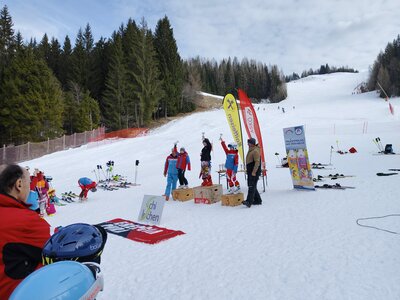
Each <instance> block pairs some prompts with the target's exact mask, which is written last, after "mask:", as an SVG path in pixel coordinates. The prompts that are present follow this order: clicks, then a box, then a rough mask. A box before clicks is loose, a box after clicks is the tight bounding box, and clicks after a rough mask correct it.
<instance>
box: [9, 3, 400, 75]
mask: <svg viewBox="0 0 400 300" xmlns="http://www.w3.org/2000/svg"><path fill="white" fill-rule="evenodd" d="M27 3H31V4H30V5H28V4H27ZM32 3H33V4H32ZM26 6H29V8H28V9H24V7H26ZM9 8H10V13H11V15H12V17H13V19H14V23H15V25H16V27H18V28H19V29H21V31H22V33H23V35H24V37H26V38H28V37H30V36H31V35H34V36H36V37H37V35H38V34H40V35H41V36H42V35H43V33H44V32H47V33H48V35H49V36H52V35H54V36H56V37H58V38H59V39H60V38H61V39H63V37H64V36H65V35H66V34H69V35H70V36H71V35H73V36H74V35H75V34H76V32H77V31H78V29H79V27H84V26H85V25H86V23H87V22H89V23H90V25H91V27H92V31H93V34H94V35H95V37H96V39H98V38H99V37H100V36H101V35H102V36H105V37H110V36H111V33H112V31H113V30H117V29H118V27H119V25H120V24H121V23H126V21H127V20H128V18H130V17H131V18H133V19H134V20H135V21H136V22H137V23H139V22H140V19H141V18H142V17H145V19H146V21H147V22H148V25H149V27H150V28H152V29H154V27H155V25H156V23H157V21H158V20H159V19H160V18H163V17H164V15H167V16H168V18H169V19H170V21H171V25H172V27H173V29H174V35H175V38H176V40H177V44H178V48H179V51H180V54H181V56H182V57H183V58H189V57H194V56H197V55H200V56H201V57H206V58H210V59H211V58H215V59H217V60H220V59H222V58H226V57H228V56H231V57H234V56H237V57H238V58H239V59H241V58H243V57H247V58H253V59H257V60H259V61H262V62H264V63H266V64H276V65H278V66H279V67H280V68H282V69H283V71H284V72H285V74H289V73H291V72H297V73H301V72H302V71H303V70H306V69H309V68H317V67H319V66H320V65H321V64H325V63H328V64H330V65H334V66H342V65H348V66H349V67H354V68H357V69H367V68H368V66H369V65H371V64H372V63H373V62H374V60H375V59H376V57H377V55H378V53H379V51H380V50H381V49H384V47H385V46H386V44H387V43H388V42H391V41H392V40H393V39H394V38H396V36H397V35H398V34H399V33H400V29H399V28H400V18H399V17H398V12H399V11H400V1H398V0H353V1H348V0H336V1H334V0H324V1H320V0H302V1H299V0H282V1H272V0H267V1H265V0H246V1H238V0H231V1H221V0H219V1H218V0H214V1H211V0H203V1H194V0H186V1H180V0H179V1H178V0H159V1H138V0H136V1H132V0H114V1H112V0H107V1H96V0H86V1H78V0H70V1H61V0H57V1H49V0H35V1H24V0H12V4H11V3H10V5H9ZM41 36H40V37H41Z"/></svg>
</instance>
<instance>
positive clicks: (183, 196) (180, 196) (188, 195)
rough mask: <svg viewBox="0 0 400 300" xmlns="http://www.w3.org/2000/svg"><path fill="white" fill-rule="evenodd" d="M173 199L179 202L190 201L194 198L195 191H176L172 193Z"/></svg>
mask: <svg viewBox="0 0 400 300" xmlns="http://www.w3.org/2000/svg"><path fill="white" fill-rule="evenodd" d="M172 198H174V200H177V201H188V200H192V199H193V198H194V192H193V189H176V190H173V191H172Z"/></svg>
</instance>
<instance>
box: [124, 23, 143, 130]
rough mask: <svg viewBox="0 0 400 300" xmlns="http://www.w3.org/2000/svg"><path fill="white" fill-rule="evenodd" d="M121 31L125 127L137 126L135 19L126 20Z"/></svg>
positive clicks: (137, 35) (137, 30)
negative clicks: (124, 78) (124, 71)
mask: <svg viewBox="0 0 400 300" xmlns="http://www.w3.org/2000/svg"><path fill="white" fill-rule="evenodd" d="M121 32H122V49H123V52H124V66H125V69H126V83H125V84H126V90H125V98H126V99H125V111H126V123H127V125H126V127H132V126H134V125H136V126H138V127H139V106H140V104H139V98H138V97H137V95H136V93H135V91H136V90H137V89H138V83H137V81H136V78H135V74H136V73H137V72H138V63H137V60H138V58H137V55H136V47H137V45H138V43H139V39H140V34H139V28H138V27H137V25H136V23H135V21H133V20H132V19H129V20H128V23H127V25H126V27H125V28H122V29H121Z"/></svg>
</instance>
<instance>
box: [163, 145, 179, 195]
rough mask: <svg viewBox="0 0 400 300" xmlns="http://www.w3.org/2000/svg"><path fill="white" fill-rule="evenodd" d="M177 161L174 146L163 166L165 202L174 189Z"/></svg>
mask: <svg viewBox="0 0 400 300" xmlns="http://www.w3.org/2000/svg"><path fill="white" fill-rule="evenodd" d="M177 161H178V155H177V148H176V144H175V145H174V148H172V150H171V154H170V155H168V156H167V159H166V160H165V164H164V177H167V175H168V177H167V186H166V187H165V193H164V196H165V200H166V201H168V200H169V196H170V194H171V192H172V191H173V190H175V189H176V183H177V181H178V169H177V168H176V166H177Z"/></svg>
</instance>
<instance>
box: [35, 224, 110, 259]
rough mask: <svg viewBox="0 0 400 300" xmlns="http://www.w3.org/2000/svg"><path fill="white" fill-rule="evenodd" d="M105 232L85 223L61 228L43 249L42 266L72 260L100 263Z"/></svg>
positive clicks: (105, 238) (105, 236) (104, 242)
mask: <svg viewBox="0 0 400 300" xmlns="http://www.w3.org/2000/svg"><path fill="white" fill-rule="evenodd" d="M106 241H107V232H106V231H105V229H104V228H103V227H101V226H99V225H90V224H85V223H76V224H71V225H68V226H65V227H61V228H59V229H58V230H57V232H56V233H54V234H53V235H52V236H51V237H50V239H49V240H48V241H47V242H46V244H45V245H44V247H43V251H42V257H43V264H44V265H48V264H52V263H54V262H57V261H63V260H73V261H78V262H95V263H98V264H99V263H100V261H101V259H100V258H101V254H102V252H103V249H104V246H105V244H106Z"/></svg>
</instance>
